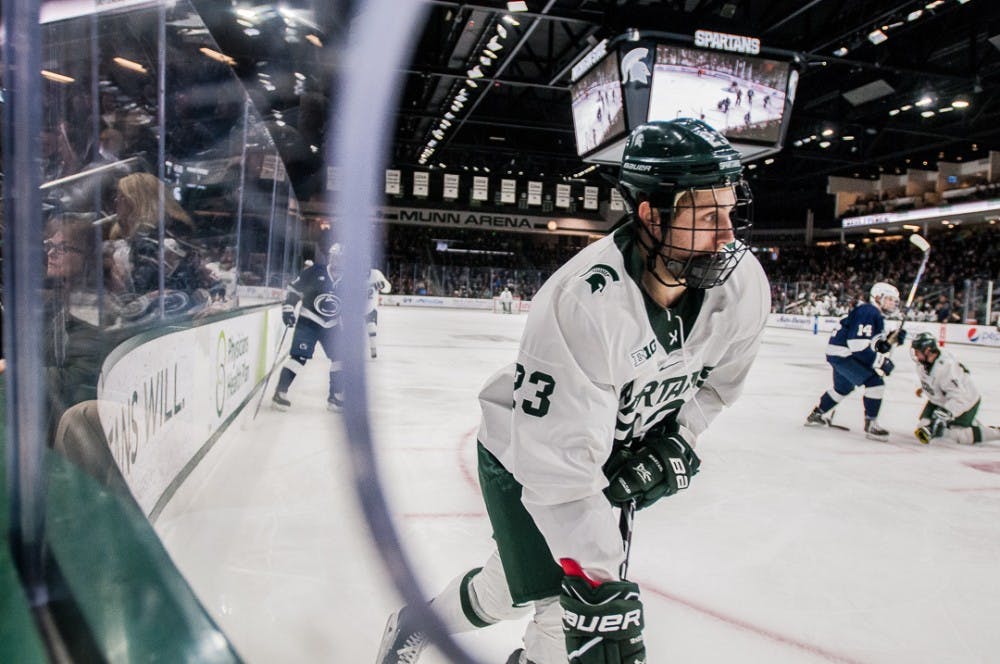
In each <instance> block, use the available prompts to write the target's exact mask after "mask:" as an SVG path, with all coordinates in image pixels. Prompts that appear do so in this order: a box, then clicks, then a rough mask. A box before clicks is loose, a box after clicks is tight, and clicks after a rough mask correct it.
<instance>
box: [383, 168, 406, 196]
mask: <svg viewBox="0 0 1000 664" xmlns="http://www.w3.org/2000/svg"><path fill="white" fill-rule="evenodd" d="M385 193H387V194H391V195H393V196H399V195H400V194H401V193H403V191H402V174H401V172H400V171H398V170H394V169H391V168H387V169H385Z"/></svg>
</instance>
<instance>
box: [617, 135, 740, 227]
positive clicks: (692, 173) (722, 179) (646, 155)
mask: <svg viewBox="0 0 1000 664" xmlns="http://www.w3.org/2000/svg"><path fill="white" fill-rule="evenodd" d="M742 172H743V166H742V164H741V162H740V153H739V152H737V151H736V149H735V148H733V146H731V145H730V144H729V141H727V140H726V138H725V137H724V136H723V135H722V134H720V133H719V132H717V131H716V130H715V129H712V128H711V127H710V126H708V125H707V124H705V123H704V122H702V121H701V120H694V119H692V118H680V119H677V120H672V121H669V122H648V123H646V124H643V125H639V126H638V127H636V128H635V129H634V130H633V131H632V133H631V134H630V135H629V137H628V140H626V142H625V151H624V152H623V153H622V165H621V174H620V175H619V180H618V182H619V184H618V186H619V189H620V190H621V193H622V196H623V197H624V198H625V200H626V201H627V202H628V203H629V205H631V206H632V209H633V211H634V210H635V209H636V208H637V207H638V203H639V201H640V200H641V199H643V198H645V199H646V200H650V204H651V205H654V207H658V208H663V207H668V206H671V205H673V203H674V194H675V193H677V192H680V191H684V190H687V189H701V188H706V187H714V186H726V185H735V184H737V183H738V182H740V175H741V173H742Z"/></svg>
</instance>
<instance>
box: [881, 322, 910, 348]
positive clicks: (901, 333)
mask: <svg viewBox="0 0 1000 664" xmlns="http://www.w3.org/2000/svg"><path fill="white" fill-rule="evenodd" d="M885 340H886V342H888V344H889V346H890V347H891V346H900V345H902V344H903V342H904V341H906V330H904V329H903V328H902V327H897V328H896V329H895V330H893V331H892V332H890V333H889V336H888V337H886V338H885ZM879 352H880V353H884V352H886V351H884V350H880V351H879Z"/></svg>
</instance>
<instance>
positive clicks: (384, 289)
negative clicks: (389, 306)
mask: <svg viewBox="0 0 1000 664" xmlns="http://www.w3.org/2000/svg"><path fill="white" fill-rule="evenodd" d="M390 292H392V284H390V283H389V280H388V279H386V278H385V275H384V274H382V270H379V269H377V268H372V270H371V272H369V273H368V310H367V311H366V313H369V314H370V313H371V312H373V311H374V310H375V308H376V307H377V306H378V294H379V293H390Z"/></svg>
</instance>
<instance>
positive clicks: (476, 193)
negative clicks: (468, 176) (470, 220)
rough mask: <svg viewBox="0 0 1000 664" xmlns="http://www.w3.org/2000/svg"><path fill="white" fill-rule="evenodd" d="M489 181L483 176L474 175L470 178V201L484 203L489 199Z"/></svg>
mask: <svg viewBox="0 0 1000 664" xmlns="http://www.w3.org/2000/svg"><path fill="white" fill-rule="evenodd" d="M489 189H490V179H489V178H488V177H486V176H485V175H476V176H473V178H472V200H474V201H485V200H486V199H487V198H489Z"/></svg>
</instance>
